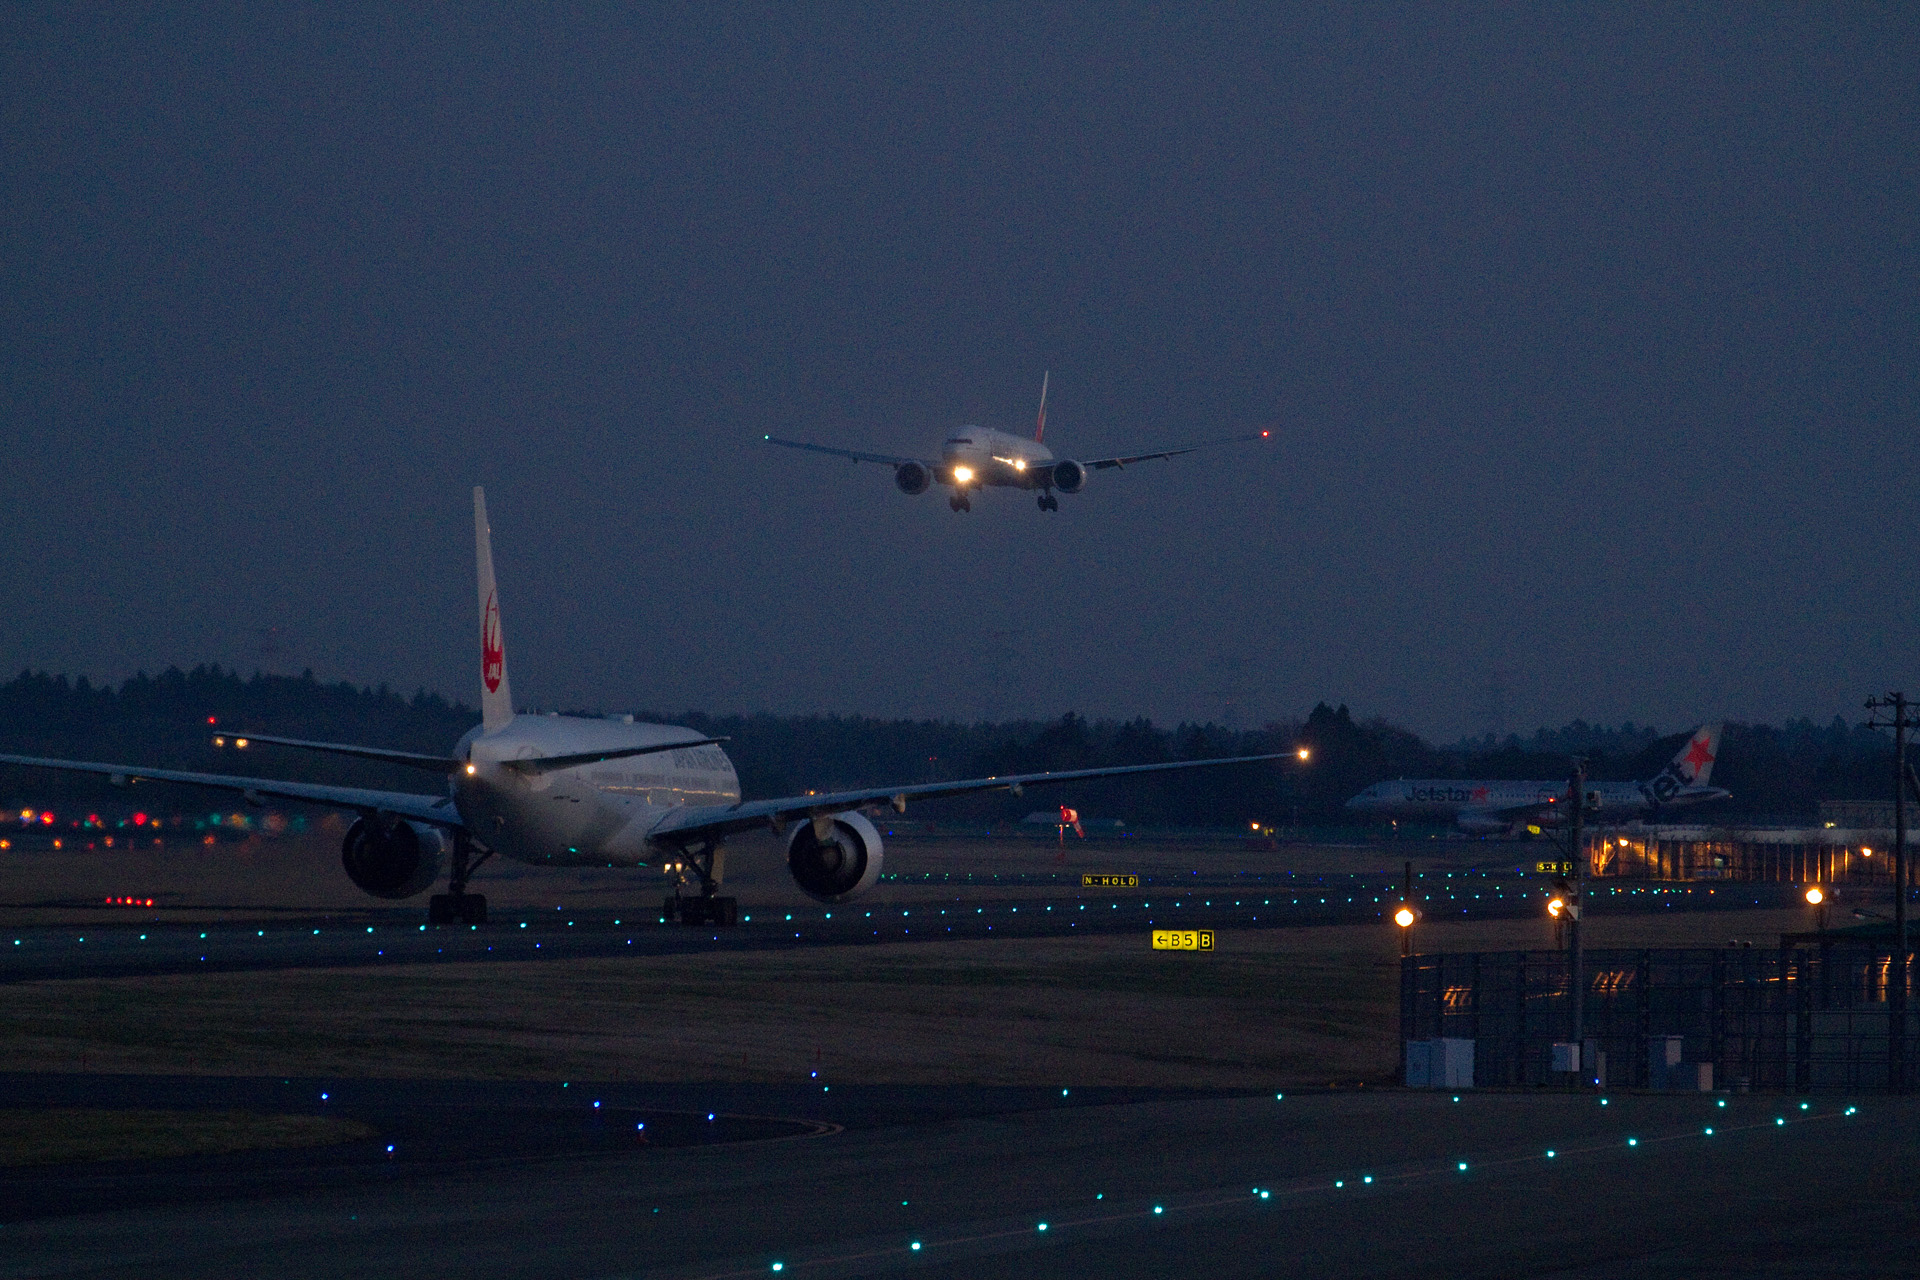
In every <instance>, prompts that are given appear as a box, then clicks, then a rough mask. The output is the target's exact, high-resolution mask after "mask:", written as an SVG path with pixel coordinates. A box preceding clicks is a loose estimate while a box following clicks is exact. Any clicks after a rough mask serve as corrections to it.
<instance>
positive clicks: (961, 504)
mask: <svg viewBox="0 0 1920 1280" xmlns="http://www.w3.org/2000/svg"><path fill="white" fill-rule="evenodd" d="M947 505H948V506H950V507H952V508H953V509H954V510H955V511H971V510H973V502H972V501H971V500H970V499H969V498H968V497H967V495H966V494H964V493H956V494H954V495H953V496H952V497H951V498H948V499H947Z"/></svg>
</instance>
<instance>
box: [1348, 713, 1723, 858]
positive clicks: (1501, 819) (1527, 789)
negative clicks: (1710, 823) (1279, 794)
mask: <svg viewBox="0 0 1920 1280" xmlns="http://www.w3.org/2000/svg"><path fill="white" fill-rule="evenodd" d="M1719 751H1720V726H1719V725H1717V724H1710V725H1702V726H1701V727H1700V728H1699V729H1697V730H1695V731H1694V733H1693V736H1692V737H1691V738H1689V739H1688V740H1687V745H1686V746H1684V747H1682V748H1681V749H1680V754H1679V755H1677V756H1675V757H1674V758H1673V761H1672V763H1670V764H1669V765H1667V767H1666V768H1664V769H1662V770H1661V771H1660V772H1659V773H1658V774H1656V775H1654V777H1653V778H1652V779H1651V780H1650V781H1647V782H1590V783H1588V784H1587V795H1586V805H1587V820H1588V821H1599V822H1629V821H1632V820H1634V819H1642V820H1645V819H1648V818H1653V817H1656V816H1658V815H1659V814H1661V813H1662V812H1664V811H1665V810H1667V809H1676V808H1680V807H1682V806H1685V805H1695V804H1703V803H1705V802H1706V801H1708V800H1725V799H1727V798H1729V797H1730V796H1731V795H1732V794H1733V793H1732V792H1730V791H1723V790H1721V789H1720V788H1719V787H1710V786H1708V785H1707V779H1708V778H1710V777H1711V776H1712V775H1713V762H1714V759H1715V757H1716V756H1717V755H1718V754H1719ZM1347 808H1349V809H1355V810H1358V811H1360V812H1362V813H1374V814H1379V815H1381V816H1383V817H1390V818H1428V817H1447V816H1451V817H1452V818H1453V821H1454V825H1455V826H1457V827H1459V828H1460V829H1461V830H1462V831H1470V832H1472V833H1474V834H1475V835H1510V834H1513V833H1514V832H1517V831H1521V830H1529V829H1530V830H1533V831H1535V832H1537V831H1538V830H1540V829H1544V828H1547V827H1558V826H1563V825H1565V823H1566V820H1567V817H1566V815H1567V784H1566V783H1565V782H1496V781H1470V782H1461V781H1455V780H1453V779H1448V778H1416V779H1406V778H1402V779H1400V780H1399V781H1397V782H1376V783H1374V784H1373V785H1372V786H1370V787H1368V788H1367V789H1366V790H1365V791H1362V792H1361V793H1360V794H1359V795H1357V796H1355V797H1354V798H1353V799H1351V800H1349V801H1347Z"/></svg>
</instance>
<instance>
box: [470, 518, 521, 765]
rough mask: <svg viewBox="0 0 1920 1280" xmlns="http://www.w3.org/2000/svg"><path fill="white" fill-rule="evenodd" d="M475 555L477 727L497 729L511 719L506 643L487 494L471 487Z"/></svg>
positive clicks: (511, 702)
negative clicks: (477, 576)
mask: <svg viewBox="0 0 1920 1280" xmlns="http://www.w3.org/2000/svg"><path fill="white" fill-rule="evenodd" d="M473 543H474V556H475V558H476V560H477V561H478V562H479V565H480V727H481V729H482V730H483V731H484V732H486V733H497V732H499V731H500V730H501V729H504V728H506V726H507V724H508V723H509V722H510V721H511V720H512V719H513V692H512V690H511V689H509V688H508V686H507V646H506V641H505V640H503V639H502V638H501V635H500V593H499V592H498V591H497V590H496V589H495V587H494V585H493V534H492V532H491V531H490V530H489V529H488V528H487V495H486V491H485V490H484V489H482V488H481V487H480V486H479V485H475V486H474V487H473Z"/></svg>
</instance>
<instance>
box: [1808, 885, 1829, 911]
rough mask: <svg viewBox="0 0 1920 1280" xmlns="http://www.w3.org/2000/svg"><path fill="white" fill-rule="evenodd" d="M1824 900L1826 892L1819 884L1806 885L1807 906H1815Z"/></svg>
mask: <svg viewBox="0 0 1920 1280" xmlns="http://www.w3.org/2000/svg"><path fill="white" fill-rule="evenodd" d="M1826 900H1827V895H1826V892H1825V891H1824V890H1822V889H1821V888H1820V886H1819V885H1817V884H1810V885H1808V886H1807V905H1808V906H1810V907H1817V906H1819V905H1820V904H1821V903H1823V902H1825V901H1826Z"/></svg>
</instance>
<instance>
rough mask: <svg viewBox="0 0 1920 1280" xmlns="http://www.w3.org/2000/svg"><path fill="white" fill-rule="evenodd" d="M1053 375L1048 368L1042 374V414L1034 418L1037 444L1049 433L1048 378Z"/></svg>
mask: <svg viewBox="0 0 1920 1280" xmlns="http://www.w3.org/2000/svg"><path fill="white" fill-rule="evenodd" d="M1051 376H1053V375H1052V370H1048V371H1046V372H1044V373H1042V374H1041V375H1040V416H1039V417H1038V418H1036V419H1035V420H1034V424H1033V439H1034V442H1035V443H1036V444H1037V443H1039V441H1040V439H1041V437H1042V436H1045V435H1046V434H1047V379H1048V378H1050V377H1051Z"/></svg>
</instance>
